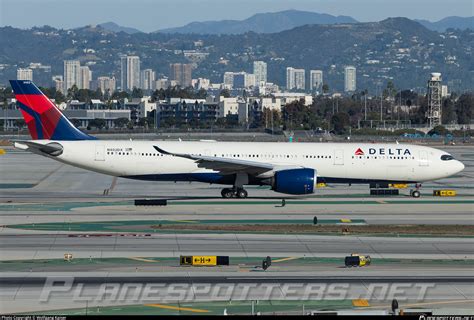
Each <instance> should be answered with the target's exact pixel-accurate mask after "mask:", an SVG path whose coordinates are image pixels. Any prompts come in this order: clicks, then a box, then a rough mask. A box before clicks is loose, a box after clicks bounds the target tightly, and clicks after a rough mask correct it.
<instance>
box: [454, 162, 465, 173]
mask: <svg viewBox="0 0 474 320" xmlns="http://www.w3.org/2000/svg"><path fill="white" fill-rule="evenodd" d="M455 166H456V173H458V172H461V171H463V170H464V168H465V166H464V163H462V162H461V161H458V160H456V165H455Z"/></svg>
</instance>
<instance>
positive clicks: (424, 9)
mask: <svg viewBox="0 0 474 320" xmlns="http://www.w3.org/2000/svg"><path fill="white" fill-rule="evenodd" d="M453 2H455V4H453ZM183 5H185V6H186V7H187V8H188V9H189V10H185V11H183V10H182V7H183ZM91 7H93V8H95V9H94V10H90V8H91ZM408 7H409V8H410V10H407V9H406V8H408ZM143 8H147V10H142V9H143ZM154 8H159V10H154ZM209 8H212V10H209ZM0 9H1V10H0V12H1V13H0V26H8V25H11V26H14V27H20V28H30V27H33V26H43V25H51V26H54V27H59V28H66V29H73V28H78V27H81V26H85V25H89V24H99V23H104V22H108V21H113V22H115V23H118V24H120V25H123V26H127V27H133V28H137V29H139V30H141V31H144V32H153V31H156V30H159V29H164V28H172V27H179V26H182V25H185V24H188V23H190V22H195V21H209V20H214V21H215V20H227V19H230V20H242V19H246V18H248V17H250V16H252V15H254V14H256V13H265V12H277V11H283V10H290V9H295V10H304V11H312V12H318V13H327V14H332V15H336V16H337V15H347V16H351V17H353V18H354V19H357V20H358V21H360V22H368V21H380V20H383V19H385V18H388V17H397V16H403V17H408V18H412V19H427V20H430V21H438V20H440V19H442V18H445V17H447V16H461V17H465V16H469V15H466V13H470V16H472V12H473V6H472V2H471V1H469V0H456V1H451V2H446V1H442V0H434V1H428V0H418V1H408V0H401V1H395V0H390V1H385V2H384V6H380V5H379V2H378V1H377V0H364V1H362V2H361V1H359V2H353V1H350V0H336V1H334V0H333V1H330V0H320V1H310V0H296V1H292V2H291V3H289V2H288V1H283V0H272V1H270V0H260V1H250V0H243V1H231V0H226V1H218V0H206V1H204V2H199V3H195V2H192V1H188V0H177V1H173V2H171V3H169V2H166V1H150V0H139V1H135V2H133V3H129V2H127V1H124V0H119V1H111V0H101V1H92V0H85V1H81V2H79V1H60V0H47V1H41V2H40V1H32V0H16V1H13V0H2V1H1V2H0ZM369 9H370V10H369ZM178 12H179V14H176V13H178ZM117 17H120V19H117Z"/></svg>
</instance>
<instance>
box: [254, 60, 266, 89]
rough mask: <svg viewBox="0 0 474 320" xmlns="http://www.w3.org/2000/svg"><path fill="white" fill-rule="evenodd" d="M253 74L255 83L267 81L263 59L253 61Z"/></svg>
mask: <svg viewBox="0 0 474 320" xmlns="http://www.w3.org/2000/svg"><path fill="white" fill-rule="evenodd" d="M253 74H254V75H255V82H256V84H258V85H260V83H261V82H263V83H266V82H267V64H266V63H265V62H263V61H254V62H253Z"/></svg>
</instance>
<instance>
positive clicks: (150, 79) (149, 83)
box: [140, 69, 156, 90]
mask: <svg viewBox="0 0 474 320" xmlns="http://www.w3.org/2000/svg"><path fill="white" fill-rule="evenodd" d="M155 81H156V76H155V71H153V70H152V69H145V70H143V71H141V72H140V83H141V88H142V89H143V90H154V89H155Z"/></svg>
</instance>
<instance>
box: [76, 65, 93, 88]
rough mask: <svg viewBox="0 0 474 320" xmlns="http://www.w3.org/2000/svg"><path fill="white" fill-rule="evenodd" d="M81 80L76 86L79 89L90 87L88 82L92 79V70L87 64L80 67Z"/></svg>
mask: <svg viewBox="0 0 474 320" xmlns="http://www.w3.org/2000/svg"><path fill="white" fill-rule="evenodd" d="M80 73H81V80H80V83H79V85H78V86H77V87H78V88H79V89H90V83H91V81H92V71H91V70H90V69H89V67H87V66H81V67H80Z"/></svg>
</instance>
